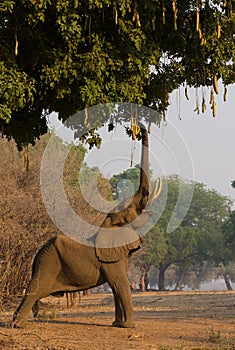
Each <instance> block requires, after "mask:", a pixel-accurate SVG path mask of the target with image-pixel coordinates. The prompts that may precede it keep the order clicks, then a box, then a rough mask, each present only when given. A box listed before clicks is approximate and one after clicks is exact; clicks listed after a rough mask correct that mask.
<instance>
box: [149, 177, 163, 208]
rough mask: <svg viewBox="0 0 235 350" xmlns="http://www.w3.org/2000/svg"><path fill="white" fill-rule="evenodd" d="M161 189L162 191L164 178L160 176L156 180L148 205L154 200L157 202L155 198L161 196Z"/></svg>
mask: <svg viewBox="0 0 235 350" xmlns="http://www.w3.org/2000/svg"><path fill="white" fill-rule="evenodd" d="M161 191H162V179H161V178H160V177H159V178H158V179H157V181H156V182H155V187H154V190H153V192H152V194H151V196H150V198H149V202H148V205H151V204H152V203H153V202H155V200H156V199H157V198H158V197H159V196H160V193H161Z"/></svg>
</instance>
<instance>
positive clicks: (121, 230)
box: [13, 125, 160, 327]
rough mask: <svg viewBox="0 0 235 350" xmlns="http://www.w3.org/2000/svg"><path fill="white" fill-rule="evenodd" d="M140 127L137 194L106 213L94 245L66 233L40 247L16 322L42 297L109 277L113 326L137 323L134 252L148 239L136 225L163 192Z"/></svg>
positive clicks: (17, 324)
mask: <svg viewBox="0 0 235 350" xmlns="http://www.w3.org/2000/svg"><path fill="white" fill-rule="evenodd" d="M140 129H141V133H142V158H141V171H140V185H139V189H138V191H137V193H136V194H135V195H134V196H133V199H132V200H131V202H130V201H129V204H128V205H127V206H126V205H125V203H126V202H125V201H124V202H123V203H121V204H120V205H119V206H118V207H117V208H116V209H115V210H113V211H112V212H110V213H109V214H108V215H107V216H106V218H105V220H104V222H103V224H102V225H101V227H100V229H99V231H98V232H97V234H96V235H95V236H94V240H93V246H91V245H90V244H88V245H85V244H84V245H83V244H80V243H78V242H76V241H74V240H72V239H71V238H68V237H67V236H65V235H63V234H60V235H58V236H57V237H54V238H52V239H51V240H49V241H48V242H47V243H46V244H45V245H44V246H43V247H42V248H41V249H40V250H39V252H38V253H37V255H36V257H35V259H34V262H33V268H32V278H31V281H30V284H29V287H28V291H27V294H26V296H25V297H24V298H23V300H22V302H21V304H20V305H19V307H18V308H17V310H16V311H15V313H14V316H13V326H14V327H23V326H24V325H25V323H26V321H27V317H28V314H29V313H30V310H31V309H33V310H34V314H36V313H37V302H38V301H39V300H40V299H41V298H44V297H46V296H48V295H53V294H54V295H59V294H63V292H73V291H80V290H85V289H88V288H92V287H95V286H99V285H101V284H103V283H105V282H108V283H109V285H110V287H111V289H112V291H113V295H114V302H115V320H114V322H113V326H117V327H134V321H133V308H132V300H131V293H130V286H129V281H128V273H127V268H128V257H129V256H130V255H132V253H133V252H135V251H137V250H138V249H139V248H140V245H141V242H142V239H141V238H140V237H139V235H138V234H137V232H136V231H135V229H136V228H137V227H140V226H142V225H143V224H144V223H145V222H146V220H147V219H148V217H149V213H148V212H147V211H144V209H145V208H146V206H147V204H149V202H152V201H153V200H155V199H156V198H157V197H158V195H159V193H160V189H159V190H158V191H157V192H156V191H155V193H154V194H152V196H151V197H150V198H149V161H148V133H147V131H146V129H145V128H144V127H143V126H142V125H141V128H140ZM148 200H149V202H148ZM142 212H143V213H142ZM141 214H142V215H141ZM140 215H141V216H140Z"/></svg>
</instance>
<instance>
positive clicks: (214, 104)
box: [211, 101, 216, 118]
mask: <svg viewBox="0 0 235 350" xmlns="http://www.w3.org/2000/svg"><path fill="white" fill-rule="evenodd" d="M211 108H212V113H213V117H214V118H215V117H216V102H215V101H213V103H212V107H211Z"/></svg>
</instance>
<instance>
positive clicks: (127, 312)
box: [102, 260, 135, 328]
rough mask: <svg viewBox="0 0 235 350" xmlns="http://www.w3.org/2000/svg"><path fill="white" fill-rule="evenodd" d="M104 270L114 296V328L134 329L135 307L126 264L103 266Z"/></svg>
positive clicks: (122, 262) (118, 263)
mask: <svg viewBox="0 0 235 350" xmlns="http://www.w3.org/2000/svg"><path fill="white" fill-rule="evenodd" d="M102 269H103V272H104V273H105V276H106V279H107V282H108V283H109V285H110V287H111V289H112V291H113V295H114V302H115V321H114V322H113V326H116V327H124V328H134V327H135V324H134V320H133V306H132V300H131V291H130V285H129V280H128V275H127V269H126V262H125V261H122V260H120V261H118V262H116V263H114V264H103V265H102Z"/></svg>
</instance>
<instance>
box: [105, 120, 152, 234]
mask: <svg viewBox="0 0 235 350" xmlns="http://www.w3.org/2000/svg"><path fill="white" fill-rule="evenodd" d="M140 130H141V135H142V153H141V165H140V185H139V189H138V191H137V192H136V194H135V195H134V197H133V198H132V200H131V202H130V199H129V198H128V199H125V200H124V201H123V202H121V203H120V204H119V205H118V206H117V207H116V208H114V209H113V210H112V212H110V213H108V215H107V216H106V218H105V220H104V221H103V223H102V225H101V227H104V228H109V227H115V226H124V225H126V224H129V223H131V222H132V221H133V220H135V219H137V218H138V217H139V216H140V214H141V213H142V211H143V210H144V209H145V208H146V205H147V203H148V198H149V191H150V172H149V155H148V131H147V130H146V129H145V127H144V126H142V125H141V127H140ZM128 203H129V204H128Z"/></svg>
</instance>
